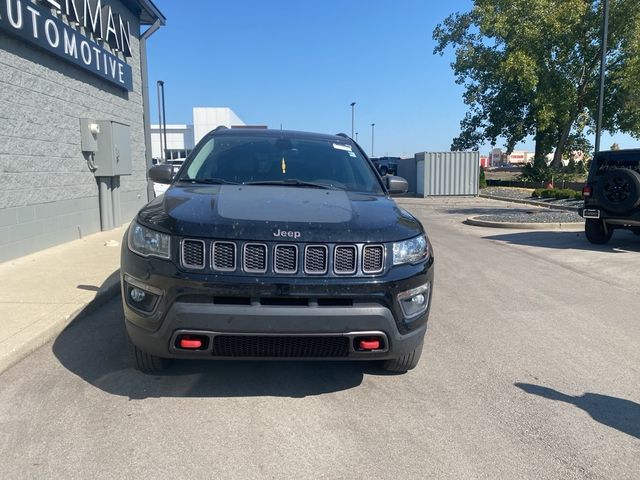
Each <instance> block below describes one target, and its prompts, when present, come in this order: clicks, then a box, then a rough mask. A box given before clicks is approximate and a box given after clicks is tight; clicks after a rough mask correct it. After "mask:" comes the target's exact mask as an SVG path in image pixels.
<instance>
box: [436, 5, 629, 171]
mask: <svg viewBox="0 0 640 480" xmlns="http://www.w3.org/2000/svg"><path fill="white" fill-rule="evenodd" d="M601 19H602V1H593V0H588V1H585V0H474V2H473V7H472V9H471V11H469V12H466V13H454V14H452V15H450V16H449V17H447V18H446V19H445V20H444V21H443V22H442V23H441V24H440V25H438V26H437V27H436V28H435V30H434V32H433V37H434V39H435V40H436V42H437V46H436V48H435V50H434V53H438V54H442V53H443V52H444V51H445V50H446V49H447V48H449V47H453V48H454V50H455V61H454V62H453V64H452V67H453V70H454V73H455V76H456V82H457V83H458V84H460V85H462V86H463V87H464V89H465V92H464V97H463V98H464V102H465V103H466V104H467V105H468V108H469V110H468V112H467V114H466V116H465V118H464V119H463V120H462V121H461V123H460V125H461V133H460V135H459V136H458V137H457V138H455V139H454V140H453V143H452V146H451V148H452V149H453V150H462V149H477V148H478V147H479V146H481V145H483V144H484V143H486V142H488V143H491V144H492V145H495V144H497V143H498V140H501V141H504V143H505V147H506V149H507V151H511V150H512V149H513V148H514V146H515V145H517V144H518V143H519V142H521V141H522V140H524V139H525V138H526V137H528V136H533V137H534V139H535V141H536V157H537V158H538V159H542V157H544V155H546V154H547V153H550V152H551V151H553V150H554V148H555V149H556V155H555V156H554V161H553V165H554V167H555V168H556V169H559V168H560V167H561V160H562V157H563V154H564V152H565V151H567V152H571V151H574V150H582V151H584V152H588V151H589V150H590V148H591V147H590V145H589V142H588V141H587V140H586V137H585V133H588V132H589V130H590V129H593V127H594V124H595V121H594V119H595V116H596V112H597V101H598V73H599V58H600V56H599V52H600V39H599V36H600V24H601ZM608 45H609V51H608V56H607V75H608V77H607V88H606V94H605V99H604V104H605V110H604V120H603V127H604V129H605V130H608V131H609V132H616V131H623V132H627V133H629V134H631V135H633V136H635V137H640V82H638V81H637V79H638V78H640V9H639V8H638V0H611V2H610V23H609V38H608ZM534 174H535V175H543V176H544V169H543V168H542V167H540V166H539V167H538V168H536V169H535V172H528V173H527V175H534Z"/></svg>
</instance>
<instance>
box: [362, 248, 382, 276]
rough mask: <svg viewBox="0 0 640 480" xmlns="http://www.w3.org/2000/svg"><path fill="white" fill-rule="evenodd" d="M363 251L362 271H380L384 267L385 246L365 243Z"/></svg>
mask: <svg viewBox="0 0 640 480" xmlns="http://www.w3.org/2000/svg"><path fill="white" fill-rule="evenodd" d="M362 252H363V253H362V272H363V273H380V272H381V271H382V270H383V268H384V247H383V246H382V245H365V247H364V248H363V250H362Z"/></svg>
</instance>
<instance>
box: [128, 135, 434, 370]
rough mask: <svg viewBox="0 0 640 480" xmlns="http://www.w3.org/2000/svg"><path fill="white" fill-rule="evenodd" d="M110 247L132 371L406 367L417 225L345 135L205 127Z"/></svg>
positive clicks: (418, 288)
mask: <svg viewBox="0 0 640 480" xmlns="http://www.w3.org/2000/svg"><path fill="white" fill-rule="evenodd" d="M149 177H150V179H151V180H152V181H154V182H160V183H170V184H171V186H170V187H169V189H168V190H167V191H166V193H164V194H163V195H160V196H159V197H158V198H156V199H154V200H153V201H151V202H150V203H149V204H148V205H146V206H145V207H144V208H142V210H140V212H139V213H138V215H137V217H136V218H135V219H134V221H133V222H132V223H131V225H130V227H129V229H128V231H127V233H126V241H125V242H123V247H122V261H121V277H122V278H121V280H122V297H123V305H124V313H125V324H126V329H127V332H128V336H129V339H130V346H131V352H132V354H133V359H134V363H135V366H136V367H137V368H138V369H140V370H142V371H144V372H148V373H151V372H157V371H160V370H162V369H164V368H165V367H166V365H167V361H168V360H169V359H180V358H192V359H204V358H209V359H244V358H250V359H255V358H262V359H282V358H286V359H313V360H319V359H325V360H380V361H381V362H380V363H381V365H382V366H383V367H384V368H385V369H387V370H390V371H406V370H409V369H411V368H413V367H415V366H416V365H417V363H418V360H419V358H420V354H421V352H422V346H423V339H424V335H425V331H426V328H427V319H428V316H429V307H430V303H431V295H432V290H433V289H432V285H433V262H434V260H433V251H432V248H431V244H430V242H429V239H428V238H427V235H426V233H425V231H424V228H423V227H422V225H421V224H420V222H419V221H418V220H417V219H416V218H415V217H413V216H412V215H411V214H410V213H409V212H407V211H406V210H404V209H402V208H400V207H398V206H397V205H396V204H395V202H394V201H393V199H391V198H390V196H389V194H390V193H394V192H395V193H404V192H406V189H407V184H406V181H404V180H403V179H400V178H398V177H393V176H387V177H385V179H384V180H383V179H382V178H381V176H380V175H379V174H378V172H377V171H376V169H375V167H374V166H373V164H372V163H371V162H370V161H369V159H368V158H367V157H366V155H365V154H364V152H363V151H362V150H361V149H360V148H359V147H358V145H357V144H356V143H355V142H353V141H352V140H351V139H350V138H348V137H346V136H344V135H319V134H311V133H301V132H287V131H281V130H251V129H246V130H245V129H241V130H229V129H224V128H218V129H216V130H214V131H213V132H211V133H210V134H209V135H207V136H206V137H205V138H203V139H202V140H201V141H200V142H199V144H198V145H197V146H196V148H195V149H194V151H193V152H192V153H191V154H190V155H189V157H188V158H187V160H186V161H185V162H184V164H183V165H182V167H181V168H180V170H179V171H178V172H177V174H175V177H174V174H173V171H172V169H171V166H167V165H157V166H155V167H152V168H151V170H150V172H149Z"/></svg>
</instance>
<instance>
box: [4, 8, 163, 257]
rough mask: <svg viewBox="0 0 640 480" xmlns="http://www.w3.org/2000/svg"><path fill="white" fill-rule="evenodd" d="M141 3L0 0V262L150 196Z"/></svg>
mask: <svg viewBox="0 0 640 480" xmlns="http://www.w3.org/2000/svg"><path fill="white" fill-rule="evenodd" d="M164 23H165V18H164V16H163V15H162V13H161V12H160V11H159V10H158V9H157V8H156V6H155V5H154V4H153V2H152V1H150V0H37V1H36V0H0V125H1V128H0V261H6V260H8V259H11V258H16V257H19V256H22V255H25V254H28V253H31V252H34V251H37V250H40V249H43V248H47V247H50V246H53V245H56V244H59V243H63V242H66V241H70V240H74V239H78V238H82V237H83V236H85V235H87V234H91V233H94V232H98V231H100V230H109V229H112V228H114V227H117V226H120V225H122V224H123V223H126V222H128V221H130V220H131V218H133V216H134V215H135V213H136V212H137V210H138V209H139V208H140V207H141V206H142V205H144V204H145V203H146V202H147V201H148V188H147V166H148V165H150V164H151V132H150V122H149V110H148V109H149V107H148V105H149V102H148V96H149V95H148V92H147V83H148V82H147V71H146V43H147V39H148V38H149V37H150V36H151V35H152V34H153V33H154V32H155V31H157V29H158V28H160V27H161V26H162V25H164Z"/></svg>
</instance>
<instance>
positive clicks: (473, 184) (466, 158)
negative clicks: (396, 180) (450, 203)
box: [415, 152, 480, 197]
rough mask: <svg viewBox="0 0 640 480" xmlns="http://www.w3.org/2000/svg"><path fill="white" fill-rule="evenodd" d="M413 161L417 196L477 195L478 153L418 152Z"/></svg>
mask: <svg viewBox="0 0 640 480" xmlns="http://www.w3.org/2000/svg"><path fill="white" fill-rule="evenodd" d="M415 158H416V168H417V185H416V193H417V194H418V195H419V196H422V197H431V196H449V195H478V180H479V175H480V153H479V152H421V153H416V156H415Z"/></svg>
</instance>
